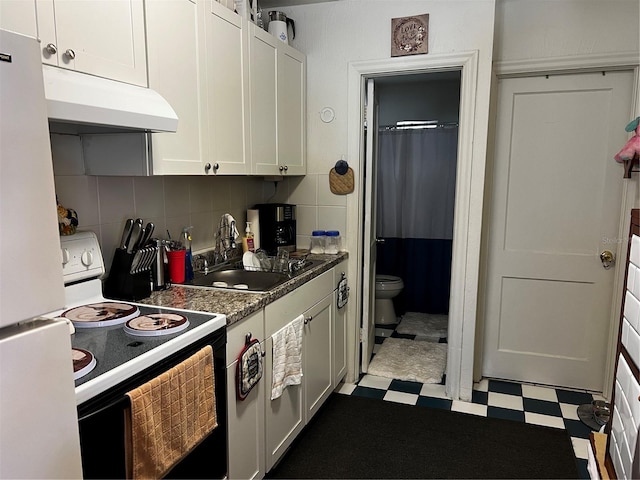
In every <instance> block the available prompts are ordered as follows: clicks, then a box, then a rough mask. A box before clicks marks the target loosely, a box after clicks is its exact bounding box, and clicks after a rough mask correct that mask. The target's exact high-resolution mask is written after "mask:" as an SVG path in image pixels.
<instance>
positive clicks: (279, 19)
mask: <svg viewBox="0 0 640 480" xmlns="http://www.w3.org/2000/svg"><path fill="white" fill-rule="evenodd" d="M289 26H291V40H293V39H294V38H296V24H295V22H294V21H293V20H292V19H290V18H287V16H286V15H285V14H284V13H282V12H278V11H276V10H272V11H270V12H269V23H268V26H267V28H268V30H269V33H270V34H271V35H273V36H274V37H277V38H278V39H280V40H281V41H283V42H284V43H286V44H289Z"/></svg>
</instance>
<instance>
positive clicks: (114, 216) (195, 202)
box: [51, 134, 346, 270]
mask: <svg viewBox="0 0 640 480" xmlns="http://www.w3.org/2000/svg"><path fill="white" fill-rule="evenodd" d="M51 150H52V156H53V167H54V175H55V187H56V195H57V197H58V200H59V201H60V203H61V204H62V205H64V206H65V207H66V208H72V209H74V210H75V211H76V212H77V213H78V219H79V223H80V226H79V228H80V229H82V230H92V231H94V232H95V233H96V235H97V236H98V240H99V241H100V246H101V248H102V254H103V257H104V260H105V265H106V268H107V270H108V269H109V268H110V266H111V260H112V258H113V254H114V251H115V248H116V246H117V245H118V243H119V242H120V238H121V236H122V229H123V228H124V223H125V220H126V219H127V218H142V219H143V220H144V221H145V223H147V222H153V223H154V224H155V232H154V237H162V238H167V230H168V231H169V232H170V234H171V237H172V238H178V237H179V235H180V232H181V231H182V228H183V227H185V226H193V230H192V237H193V250H194V251H199V250H205V249H209V248H212V247H213V246H214V245H215V238H214V235H215V231H216V230H217V226H218V222H219V221H220V217H221V216H222V215H223V214H224V213H230V214H231V215H233V217H234V218H235V219H236V221H237V228H238V231H239V232H240V234H241V235H242V233H243V232H244V228H245V222H246V210H247V208H251V207H253V205H255V204H256V203H261V202H285V203H293V204H296V205H297V212H296V213H297V232H298V235H297V244H298V248H308V245H309V241H310V237H311V232H312V231H313V230H316V229H324V230H340V231H341V233H342V234H343V235H344V232H345V230H346V197H345V196H339V195H333V194H332V193H331V192H330V191H329V186H328V185H329V181H328V174H327V175H317V174H309V175H306V176H304V177H291V178H288V179H284V180H283V181H281V182H277V183H276V182H272V181H265V180H264V179H263V178H262V177H253V176H224V177H214V176H153V177H110V176H88V175H85V174H84V161H83V159H82V148H81V144H80V137H78V136H77V135H61V134H52V135H51Z"/></svg>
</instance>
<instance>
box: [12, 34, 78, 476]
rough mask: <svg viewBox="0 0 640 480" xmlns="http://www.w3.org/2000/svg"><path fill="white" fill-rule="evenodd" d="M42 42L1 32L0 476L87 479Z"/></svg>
mask: <svg viewBox="0 0 640 480" xmlns="http://www.w3.org/2000/svg"><path fill="white" fill-rule="evenodd" d="M40 48H41V45H40V44H39V43H38V42H37V41H36V40H35V39H34V38H31V37H26V36H23V35H18V34H16V33H12V32H7V31H4V30H0V478H2V479H5V478H81V477H82V467H81V461H80V441H79V435H78V419H77V411H76V399H75V386H74V380H73V367H72V359H71V339H70V335H69V329H68V327H67V324H66V323H63V322H55V321H51V320H38V319H37V318H35V317H37V316H38V315H41V314H45V313H47V312H51V311H54V310H58V309H61V308H63V307H64V281H63V277H62V256H61V251H60V239H59V236H58V224H57V214H56V201H55V192H54V183H53V165H52V161H51V147H50V143H49V128H48V121H47V105H46V101H45V96H44V85H43V74H42V64H41V60H40Z"/></svg>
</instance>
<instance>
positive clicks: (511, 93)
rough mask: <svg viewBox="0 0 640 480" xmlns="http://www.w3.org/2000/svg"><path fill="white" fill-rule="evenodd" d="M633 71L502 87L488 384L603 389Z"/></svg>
mask: <svg viewBox="0 0 640 480" xmlns="http://www.w3.org/2000/svg"><path fill="white" fill-rule="evenodd" d="M632 91H633V75H632V73H631V72H607V73H606V75H603V74H602V73H593V74H571V75H551V76H549V77H548V78H546V77H544V76H540V77H535V78H511V79H504V80H501V81H500V85H499V95H498V112H497V127H496V132H497V134H496V153H495V160H494V162H495V164H494V173H493V175H494V179H493V197H492V200H491V203H490V205H491V219H490V222H489V224H488V229H487V231H488V232H489V235H490V237H489V250H488V277H487V298H486V302H487V303H486V305H487V306H486V310H485V344H484V358H483V375H484V376H486V377H494V378H503V379H509V380H518V381H527V382H535V383H542V384H550V385H558V386H566V387H575V388H583V389H589V390H597V391H601V390H602V387H603V381H604V373H605V372H604V368H605V355H606V351H607V340H608V336H609V329H610V328H611V324H612V319H611V306H612V303H611V302H612V290H613V280H614V269H613V268H612V269H609V270H607V269H605V268H604V267H603V264H602V262H601V260H600V252H602V251H603V250H610V251H612V252H613V253H616V254H618V257H619V251H618V250H619V248H620V246H621V245H622V243H623V242H624V241H625V240H624V239H618V238H617V236H618V228H619V220H620V218H619V217H620V205H621V189H622V182H623V180H622V175H623V170H622V167H621V166H620V165H619V164H617V163H616V162H615V161H614V160H613V155H614V154H615V153H616V152H617V151H618V150H619V149H620V147H621V146H622V145H623V144H624V143H625V141H626V140H627V138H628V135H627V134H626V133H625V132H624V126H625V125H626V124H627V123H628V121H629V119H630V115H631V103H632V102H631V95H632Z"/></svg>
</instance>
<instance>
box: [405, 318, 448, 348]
mask: <svg viewBox="0 0 640 480" xmlns="http://www.w3.org/2000/svg"><path fill="white" fill-rule="evenodd" d="M448 330H449V316H448V315H435V314H431V313H419V312H407V313H405V314H404V316H403V317H402V320H400V324H399V325H398V326H397V327H396V333H401V334H405V335H415V336H416V338H415V339H416V340H427V341H435V342H437V341H438V340H440V339H441V338H446V337H447V332H448Z"/></svg>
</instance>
